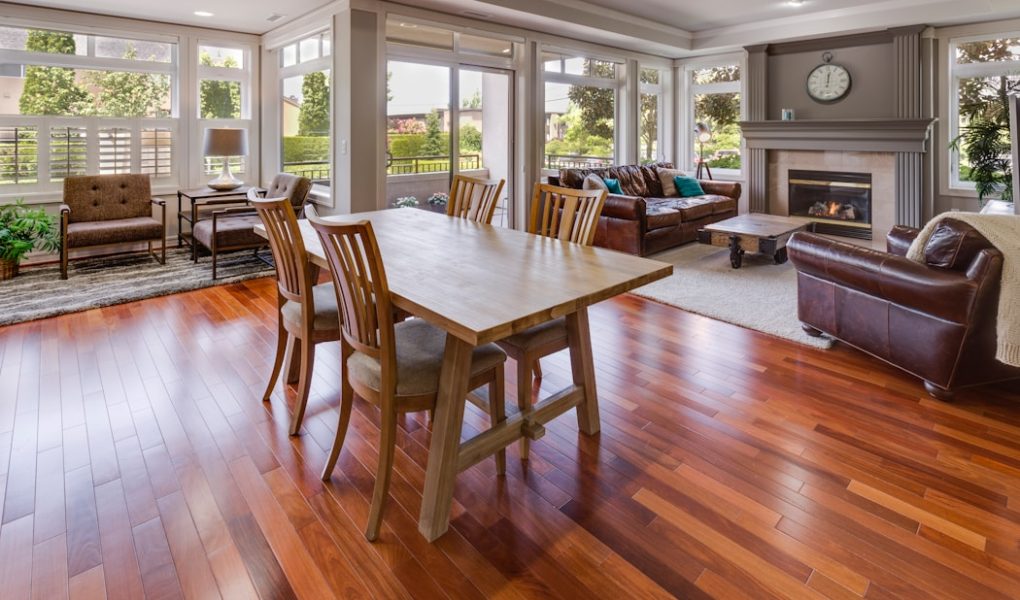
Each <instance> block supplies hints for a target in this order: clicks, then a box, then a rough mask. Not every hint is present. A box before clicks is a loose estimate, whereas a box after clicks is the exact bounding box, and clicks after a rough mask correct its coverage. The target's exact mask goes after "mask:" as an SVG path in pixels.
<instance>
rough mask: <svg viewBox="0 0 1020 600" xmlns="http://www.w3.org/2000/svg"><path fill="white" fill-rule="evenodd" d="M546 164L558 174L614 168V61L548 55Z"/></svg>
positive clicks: (545, 67) (616, 81)
mask: <svg viewBox="0 0 1020 600" xmlns="http://www.w3.org/2000/svg"><path fill="white" fill-rule="evenodd" d="M542 65H543V69H542V70H543V78H544V80H545V160H544V164H543V168H544V169H546V170H548V171H549V173H547V174H551V173H552V172H553V171H556V170H558V169H561V168H565V167H567V168H569V167H601V166H609V165H611V164H613V163H614V162H615V157H616V120H617V117H616V115H617V96H618V90H619V87H620V84H621V81H620V80H619V79H618V75H619V73H618V71H619V65H618V64H617V63H615V62H612V61H607V60H602V59H596V58H589V57H576V56H572V55H569V54H557V53H550V52H546V53H543V55H542Z"/></svg>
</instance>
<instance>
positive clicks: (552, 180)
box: [546, 175, 560, 186]
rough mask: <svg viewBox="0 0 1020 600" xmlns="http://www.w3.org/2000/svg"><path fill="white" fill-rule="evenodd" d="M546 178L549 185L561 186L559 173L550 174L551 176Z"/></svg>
mask: <svg viewBox="0 0 1020 600" xmlns="http://www.w3.org/2000/svg"><path fill="white" fill-rule="evenodd" d="M546 180H547V181H548V182H549V185H555V186H559V185H560V176H559V175H550V176H549V177H547V178H546Z"/></svg>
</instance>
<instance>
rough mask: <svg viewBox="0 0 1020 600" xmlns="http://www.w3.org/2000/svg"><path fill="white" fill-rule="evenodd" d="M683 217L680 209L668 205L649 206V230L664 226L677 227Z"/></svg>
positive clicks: (647, 219) (647, 217)
mask: <svg viewBox="0 0 1020 600" xmlns="http://www.w3.org/2000/svg"><path fill="white" fill-rule="evenodd" d="M682 218H683V216H682V215H681V214H680V211H679V210H677V209H675V208H670V207H668V206H649V207H648V210H647V211H646V222H647V223H648V230H649V231H651V230H652V229H662V228H663V227H676V226H678V225H680V221H681V219H682Z"/></svg>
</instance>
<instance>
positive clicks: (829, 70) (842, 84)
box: [807, 63, 850, 102]
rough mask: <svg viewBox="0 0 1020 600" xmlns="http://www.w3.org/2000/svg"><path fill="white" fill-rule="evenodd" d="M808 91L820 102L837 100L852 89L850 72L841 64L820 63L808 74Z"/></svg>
mask: <svg viewBox="0 0 1020 600" xmlns="http://www.w3.org/2000/svg"><path fill="white" fill-rule="evenodd" d="M807 91H808V95H809V96H811V98H813V99H815V100H817V101H819V102H835V101H836V100H839V99H840V98H842V97H843V96H846V94H847V92H849V91H850V72H849V71H847V70H846V68H845V67H841V66H840V65H833V64H828V63H826V64H824V65H818V66H817V67H815V68H814V70H813V71H811V73H810V74H809V75H808V79H807Z"/></svg>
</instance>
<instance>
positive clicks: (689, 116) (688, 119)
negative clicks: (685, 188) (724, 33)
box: [676, 54, 747, 180]
mask: <svg viewBox="0 0 1020 600" xmlns="http://www.w3.org/2000/svg"><path fill="white" fill-rule="evenodd" d="M727 66H737V67H738V68H739V69H740V79H739V80H738V81H726V82H721V83H702V84H695V83H692V82H691V73H692V72H693V71H697V70H699V69H711V68H713V67H727ZM746 76H747V61H746V57H745V56H744V55H743V54H727V55H718V56H709V57H704V58H700V59H697V60H690V61H685V62H683V63H682V64H681V65H680V66H679V67H678V68H677V77H678V78H679V80H680V85H679V94H680V107H679V109H680V118H679V119H678V121H679V122H678V126H679V131H678V132H677V140H678V142H679V143H678V148H677V157H678V160H677V163H676V166H677V168H679V169H683V170H688V169H693V168H696V167H694V164H695V163H694V159H695V157H697V156H698V151H697V147H696V140H695V138H694V124H695V116H694V111H695V108H696V106H695V102H694V97H695V96H697V95H698V94H731V93H737V94H739V95H740V119H741V120H745V119H746V118H747V89H746V88H747V86H746V83H745V81H746ZM746 149H747V144H746V142H745V141H744V137H743V135H741V137H740V165H741V168H740V169H721V168H714V169H712V176H713V178H718V179H721V180H739V179H742V178H743V177H744V163H745V160H746V158H747V152H746Z"/></svg>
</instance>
